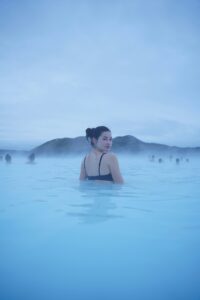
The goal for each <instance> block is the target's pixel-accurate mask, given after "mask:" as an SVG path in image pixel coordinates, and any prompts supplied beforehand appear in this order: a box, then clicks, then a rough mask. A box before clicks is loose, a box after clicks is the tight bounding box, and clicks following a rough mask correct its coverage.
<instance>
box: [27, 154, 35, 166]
mask: <svg viewBox="0 0 200 300" xmlns="http://www.w3.org/2000/svg"><path fill="white" fill-rule="evenodd" d="M28 163H29V164H34V163H35V153H31V154H30V155H29V156H28Z"/></svg>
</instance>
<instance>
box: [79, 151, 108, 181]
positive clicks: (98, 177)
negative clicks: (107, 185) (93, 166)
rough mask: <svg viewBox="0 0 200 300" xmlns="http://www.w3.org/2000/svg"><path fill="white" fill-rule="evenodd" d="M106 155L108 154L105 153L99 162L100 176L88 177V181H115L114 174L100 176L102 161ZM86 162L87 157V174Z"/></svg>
mask: <svg viewBox="0 0 200 300" xmlns="http://www.w3.org/2000/svg"><path fill="white" fill-rule="evenodd" d="M104 154H106V153H103V154H102V155H101V157H100V160H99V175H97V176H88V175H87V179H88V180H106V181H113V178H112V174H111V173H109V174H106V175H100V167H101V160H102V158H103V156H104ZM85 160H86V157H85V159H84V168H85V173H86V174H87V172H86V167H85Z"/></svg>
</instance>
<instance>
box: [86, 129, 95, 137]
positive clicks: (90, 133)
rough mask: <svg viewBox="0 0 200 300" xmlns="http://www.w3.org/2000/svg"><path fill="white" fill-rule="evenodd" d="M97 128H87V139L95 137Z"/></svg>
mask: <svg viewBox="0 0 200 300" xmlns="http://www.w3.org/2000/svg"><path fill="white" fill-rule="evenodd" d="M94 131H95V128H87V129H86V138H87V139H88V138H92V137H93V136H94Z"/></svg>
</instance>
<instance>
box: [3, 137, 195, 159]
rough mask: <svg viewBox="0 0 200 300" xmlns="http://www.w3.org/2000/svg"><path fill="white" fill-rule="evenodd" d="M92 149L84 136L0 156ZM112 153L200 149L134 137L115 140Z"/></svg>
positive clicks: (176, 152)
mask: <svg viewBox="0 0 200 300" xmlns="http://www.w3.org/2000/svg"><path fill="white" fill-rule="evenodd" d="M90 149H91V146H90V144H89V143H88V141H87V140H86V138H85V137H84V136H79V137H76V138H58V139H53V140H50V141H47V142H45V143H44V144H41V145H39V146H37V147H35V148H33V149H31V150H30V151H17V150H0V154H1V155H2V154H4V153H7V152H10V153H13V154H28V153H30V152H34V153H35V154H36V155H37V156H40V155H42V156H57V155H59V156H60V155H61V156H64V155H67V154H77V155H78V154H84V153H87V152H88V151H89V150H90ZM112 151H113V152H116V153H130V154H131V153H132V154H142V153H148V154H152V155H153V154H158V153H162V154H178V155H188V154H197V155H200V147H176V146H168V145H164V144H157V143H146V142H143V141H141V140H139V139H137V138H136V137H134V136H132V135H126V136H118V137H115V138H113V146H112Z"/></svg>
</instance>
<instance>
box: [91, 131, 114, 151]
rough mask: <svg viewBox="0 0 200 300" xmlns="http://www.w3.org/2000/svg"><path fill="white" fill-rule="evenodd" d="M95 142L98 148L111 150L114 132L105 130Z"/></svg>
mask: <svg viewBox="0 0 200 300" xmlns="http://www.w3.org/2000/svg"><path fill="white" fill-rule="evenodd" d="M94 143H95V146H96V148H97V149H99V150H100V151H103V152H108V151H110V149H111V147H112V134H111V132H110V131H104V132H102V134H101V135H100V137H99V138H98V140H96V139H94Z"/></svg>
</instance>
